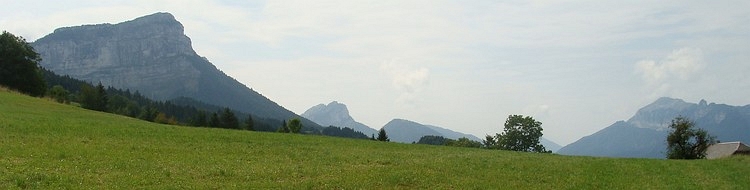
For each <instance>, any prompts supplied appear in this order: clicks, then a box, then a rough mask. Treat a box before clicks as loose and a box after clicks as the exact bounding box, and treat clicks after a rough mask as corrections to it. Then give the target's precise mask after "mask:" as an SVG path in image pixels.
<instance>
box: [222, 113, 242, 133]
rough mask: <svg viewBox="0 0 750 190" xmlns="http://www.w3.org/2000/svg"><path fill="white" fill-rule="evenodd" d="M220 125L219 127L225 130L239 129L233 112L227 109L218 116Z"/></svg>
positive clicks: (238, 123)
mask: <svg viewBox="0 0 750 190" xmlns="http://www.w3.org/2000/svg"><path fill="white" fill-rule="evenodd" d="M219 118H220V120H221V121H220V124H219V127H221V128H225V129H240V122H239V120H238V119H237V116H235V115H234V112H233V111H232V110H230V109H229V108H224V110H222V111H221V114H220V115H219Z"/></svg>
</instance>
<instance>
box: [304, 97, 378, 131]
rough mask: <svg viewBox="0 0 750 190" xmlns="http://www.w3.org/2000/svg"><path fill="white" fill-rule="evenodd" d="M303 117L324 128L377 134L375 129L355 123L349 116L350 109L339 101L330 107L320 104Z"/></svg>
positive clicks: (330, 104) (333, 102)
mask: <svg viewBox="0 0 750 190" xmlns="http://www.w3.org/2000/svg"><path fill="white" fill-rule="evenodd" d="M301 116H302V117H304V118H307V119H309V120H312V121H313V122H315V123H318V124H320V125H322V126H337V127H348V128H351V129H354V130H355V131H359V132H362V133H364V134H365V135H372V134H374V133H375V132H376V131H375V129H372V128H370V127H368V126H366V125H364V124H362V123H359V122H357V121H355V120H354V118H352V116H351V115H349V109H348V108H347V107H346V105H345V104H342V103H339V102H337V101H332V102H331V103H328V105H325V104H318V105H316V106H313V107H311V108H310V109H307V111H305V112H304V113H302V115H301Z"/></svg>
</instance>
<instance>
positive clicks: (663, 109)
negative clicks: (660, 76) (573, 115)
mask: <svg viewBox="0 0 750 190" xmlns="http://www.w3.org/2000/svg"><path fill="white" fill-rule="evenodd" d="M677 116H684V117H687V118H688V119H690V120H693V121H695V125H696V127H699V128H702V129H705V130H706V131H708V133H709V134H710V135H713V136H716V137H717V140H719V141H722V142H728V141H742V142H750V133H748V132H747V131H750V105H746V106H730V105H726V104H715V103H710V104H709V103H707V102H706V101H705V100H701V101H700V102H699V103H698V104H696V103H688V102H685V101H683V100H680V99H674V98H666V97H665V98H659V99H658V100H656V101H654V102H653V103H651V104H649V105H647V106H645V107H643V108H641V109H640V110H638V112H636V113H635V115H633V117H631V118H630V119H628V120H627V121H618V122H615V123H614V124H612V125H610V126H609V127H607V128H604V129H602V130H600V131H598V132H596V133H594V134H592V135H589V136H586V137H583V138H581V139H579V140H578V141H576V142H573V143H571V144H569V145H567V146H565V147H563V148H562V149H560V151H558V152H557V153H559V154H568V155H587V156H607V157H646V158H664V157H665V154H664V153H665V152H666V147H667V144H666V142H667V140H666V137H667V134H668V132H669V129H668V126H669V124H670V123H671V121H672V119H674V118H675V117H677Z"/></svg>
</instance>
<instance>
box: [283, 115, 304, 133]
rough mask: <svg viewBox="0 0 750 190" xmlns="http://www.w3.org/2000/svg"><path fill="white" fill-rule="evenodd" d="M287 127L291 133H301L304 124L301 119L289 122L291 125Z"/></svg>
mask: <svg viewBox="0 0 750 190" xmlns="http://www.w3.org/2000/svg"><path fill="white" fill-rule="evenodd" d="M287 125H288V126H287V128H288V129H289V132H291V133H300V131H301V130H302V122H301V121H300V120H299V118H294V119H291V120H289V123H288V124H287Z"/></svg>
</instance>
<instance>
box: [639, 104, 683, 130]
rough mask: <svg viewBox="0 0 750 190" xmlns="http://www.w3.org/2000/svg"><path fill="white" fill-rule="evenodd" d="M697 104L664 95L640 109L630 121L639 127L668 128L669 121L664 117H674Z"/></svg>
mask: <svg viewBox="0 0 750 190" xmlns="http://www.w3.org/2000/svg"><path fill="white" fill-rule="evenodd" d="M695 106H696V104H694V103H687V102H685V101H683V100H681V99H675V98H668V97H662V98H659V99H657V100H656V101H654V102H653V103H651V104H649V105H647V106H645V107H643V108H641V109H639V110H638V112H636V113H635V115H634V116H633V117H631V118H630V119H629V120H628V123H631V124H633V125H634V126H636V127H639V128H648V129H655V130H666V129H667V126H668V125H669V122H668V121H666V122H665V121H664V118H674V117H676V116H678V115H680V113H684V112H685V111H686V110H688V109H691V108H693V107H695Z"/></svg>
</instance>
